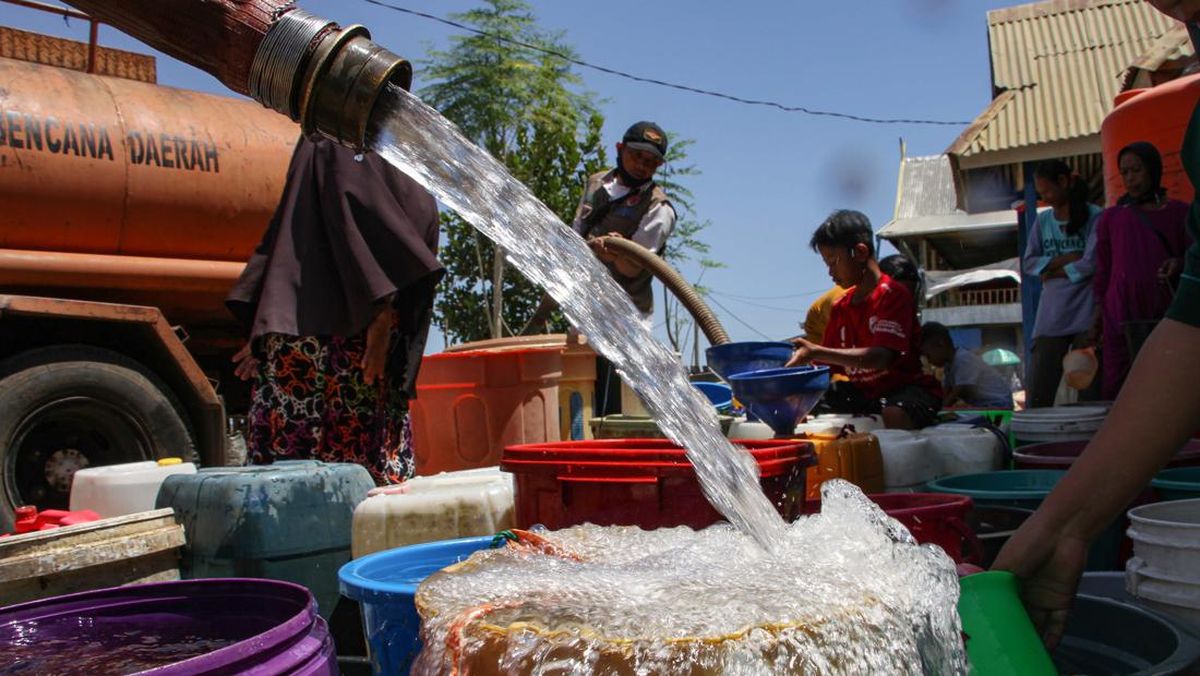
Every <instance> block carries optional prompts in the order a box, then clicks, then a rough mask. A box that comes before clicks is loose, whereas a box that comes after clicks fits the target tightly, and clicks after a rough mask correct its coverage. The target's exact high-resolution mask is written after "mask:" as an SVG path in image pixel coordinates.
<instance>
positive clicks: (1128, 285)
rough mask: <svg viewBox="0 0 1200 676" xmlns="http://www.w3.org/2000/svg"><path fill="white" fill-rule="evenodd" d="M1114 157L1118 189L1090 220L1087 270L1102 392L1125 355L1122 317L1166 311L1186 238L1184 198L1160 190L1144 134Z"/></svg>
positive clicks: (1112, 390) (1152, 316) (1121, 375)
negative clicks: (1092, 245) (1092, 258)
mask: <svg viewBox="0 0 1200 676" xmlns="http://www.w3.org/2000/svg"><path fill="white" fill-rule="evenodd" d="M1117 163H1118V166H1119V167H1120V170H1121V181H1122V182H1123V183H1124V184H1125V194H1124V195H1122V196H1121V199H1119V200H1118V201H1117V205H1116V206H1114V207H1109V208H1108V209H1105V210H1104V214H1103V215H1102V216H1101V217H1100V221H1099V222H1098V223H1097V224H1096V272H1095V276H1094V277H1093V278H1092V279H1093V288H1094V289H1095V291H1096V303H1097V305H1098V306H1099V307H1098V310H1099V320H1100V326H1101V336H1102V338H1101V348H1102V354H1103V358H1104V370H1103V373H1104V383H1103V390H1102V396H1103V397H1104V398H1105V399H1116V397H1117V393H1118V392H1119V391H1120V390H1121V384H1122V383H1124V382H1125V376H1126V375H1128V373H1129V364H1130V363H1131V362H1132V360H1133V359H1132V355H1131V354H1130V347H1129V344H1128V342H1127V341H1126V338H1125V336H1126V323H1127V322H1150V321H1156V320H1158V319H1161V318H1162V316H1163V314H1165V313H1166V311H1167V307H1169V306H1170V305H1171V297H1172V296H1173V295H1174V292H1173V291H1172V290H1173V289H1174V287H1175V284H1176V282H1177V281H1178V278H1179V272H1180V270H1181V269H1182V267H1183V254H1184V252H1185V251H1186V250H1187V247H1188V244H1189V242H1188V238H1187V234H1186V232H1185V230H1184V223H1185V222H1186V221H1187V212H1188V205H1187V204H1184V203H1183V202H1180V201H1179V200H1173V199H1168V198H1167V191H1166V190H1165V189H1163V187H1162V156H1161V155H1159V153H1158V149H1157V148H1155V147H1154V146H1153V145H1151V144H1150V143H1146V142H1145V141H1139V142H1137V143H1131V144H1129V145H1128V146H1125V147H1124V148H1123V149H1121V152H1120V153H1119V154H1118V155H1117Z"/></svg>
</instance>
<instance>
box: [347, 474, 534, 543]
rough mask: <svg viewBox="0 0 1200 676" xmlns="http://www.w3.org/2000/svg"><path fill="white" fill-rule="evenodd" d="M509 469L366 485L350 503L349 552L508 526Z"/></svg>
mask: <svg viewBox="0 0 1200 676" xmlns="http://www.w3.org/2000/svg"><path fill="white" fill-rule="evenodd" d="M513 510H514V501H513V481H512V475H511V474H509V473H508V472H501V471H500V470H499V468H497V467H485V468H481V469H470V470H463V471H459V472H443V473H441V474H436V475H433V476H422V477H416V478H414V479H411V480H409V481H406V482H404V483H402V484H399V485H396V486H387V487H383V488H376V489H374V490H372V491H371V492H370V493H369V494H368V496H367V499H366V500H363V501H362V502H360V503H359V504H358V507H356V508H355V509H354V520H353V523H352V526H351V538H350V551H351V555H352V556H353V557H354V558H358V557H360V556H365V555H367V554H371V553H374V552H378V551H382V550H384V549H392V548H394V547H403V546H405V545H412V544H421V543H425V542H433V541H436V540H451V539H455V538H462V537H471V536H479V535H492V534H493V533H496V532H498V531H502V530H506V529H509V528H512V527H513V525H514V519H513V513H514V512H513Z"/></svg>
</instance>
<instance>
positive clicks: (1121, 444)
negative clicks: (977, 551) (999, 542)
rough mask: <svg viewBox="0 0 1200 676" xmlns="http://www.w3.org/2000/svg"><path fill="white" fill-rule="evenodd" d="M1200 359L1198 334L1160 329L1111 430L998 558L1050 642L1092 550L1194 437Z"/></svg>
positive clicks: (1167, 325) (1107, 426)
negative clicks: (1020, 581) (1019, 581)
mask: <svg viewBox="0 0 1200 676" xmlns="http://www.w3.org/2000/svg"><path fill="white" fill-rule="evenodd" d="M1198 353H1200V327H1195V326H1190V325H1188V324H1184V323H1183V322H1178V321H1175V320H1172V319H1164V320H1163V321H1162V322H1161V323H1160V324H1159V325H1158V328H1157V329H1155V331H1154V333H1152V334H1151V335H1150V338H1149V339H1148V340H1147V341H1146V344H1145V346H1144V347H1143V349H1142V350H1141V352H1139V353H1138V358H1137V360H1136V361H1135V362H1134V365H1133V369H1132V370H1131V371H1130V374H1129V379H1128V380H1127V381H1126V382H1125V386H1124V388H1123V389H1122V390H1121V393H1120V395H1119V396H1118V397H1117V401H1116V403H1115V404H1114V405H1113V408H1112V411H1111V412H1110V413H1109V415H1108V418H1107V420H1106V421H1105V423H1104V426H1103V427H1102V428H1101V429H1100V431H1099V432H1098V433H1097V434H1096V436H1095V437H1094V438H1093V439H1092V441H1091V443H1089V444H1088V446H1087V449H1086V450H1085V451H1084V452H1083V454H1082V455H1081V456H1080V457H1079V459H1078V460H1077V461H1076V462H1075V464H1074V465H1073V466H1072V467H1071V469H1070V471H1069V472H1068V473H1067V474H1066V476H1064V477H1063V479H1062V480H1061V481H1060V482H1059V483H1058V486H1056V487H1055V489H1054V491H1053V492H1052V493H1051V494H1050V496H1049V497H1048V498H1046V501H1045V502H1044V503H1043V504H1042V506H1041V507H1040V508H1039V509H1038V511H1037V512H1036V513H1035V514H1034V515H1033V516H1032V517H1030V519H1029V520H1028V521H1026V522H1025V524H1024V525H1023V526H1021V528H1020V529H1019V530H1018V531H1017V532H1016V534H1014V535H1013V537H1012V539H1010V540H1009V542H1008V544H1007V545H1005V547H1004V549H1003V550H1001V552H1000V555H999V556H998V557H997V559H996V563H995V566H994V567H995V568H999V569H1003V570H1011V571H1013V572H1014V573H1016V574H1017V575H1018V576H1020V577H1022V578H1024V579H1025V604H1026V606H1027V607H1028V609H1029V611H1030V616H1031V617H1033V619H1034V621H1035V622H1036V623H1038V624H1039V626H1041V627H1042V628H1043V630H1044V632H1045V636H1046V638H1047V641H1048V642H1049V643H1051V644H1053V643H1056V642H1057V640H1058V637H1060V636H1061V635H1062V630H1063V627H1064V625H1065V622H1066V614H1067V609H1068V608H1069V605H1070V601H1071V598H1072V597H1073V596H1074V593H1075V589H1076V587H1077V586H1078V584H1079V576H1080V575H1081V574H1082V571H1083V565H1084V563H1085V561H1086V558H1087V547H1088V545H1089V543H1090V542H1091V541H1092V540H1094V539H1095V538H1096V536H1097V534H1099V533H1100V532H1101V531H1102V530H1104V528H1105V527H1106V526H1107V525H1108V524H1110V523H1112V521H1113V519H1114V518H1116V517H1117V516H1118V515H1120V514H1121V512H1122V511H1123V510H1124V509H1125V508H1126V507H1128V505H1129V503H1130V502H1131V501H1132V500H1133V498H1134V497H1135V496H1136V495H1137V494H1138V493H1139V492H1140V491H1141V490H1142V489H1143V488H1145V486H1146V484H1147V482H1148V481H1149V480H1150V479H1151V477H1153V476H1154V474H1155V473H1156V472H1157V471H1158V470H1159V469H1160V468H1161V467H1162V466H1163V465H1165V464H1166V463H1167V461H1168V460H1170V458H1171V456H1172V455H1174V453H1175V452H1176V451H1177V450H1178V449H1179V448H1180V447H1181V446H1182V445H1183V443H1184V442H1185V441H1186V440H1187V438H1188V437H1189V436H1190V435H1191V434H1192V433H1193V432H1195V431H1196V427H1197V424H1198V416H1197V413H1198V412H1200V387H1198V386H1197V383H1200V354H1198ZM1164 393H1170V394H1169V396H1170V400H1169V401H1166V400H1165V394H1164Z"/></svg>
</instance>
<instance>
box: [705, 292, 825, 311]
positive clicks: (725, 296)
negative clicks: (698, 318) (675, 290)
mask: <svg viewBox="0 0 1200 676" xmlns="http://www.w3.org/2000/svg"><path fill="white" fill-rule="evenodd" d="M709 293H711V294H712V295H714V296H720V297H722V298H725V299H727V300H732V301H734V302H735V303H741V304H743V305H750V306H752V307H760V308H764V309H766V310H778V311H779V312H798V313H799V312H807V310H798V309H796V308H793V307H779V306H777V305H764V304H763V303H755V302H754V301H750V300H742V299H741V298H736V297H733V296H729V295H727V294H723V293H717V292H716V291H710V292H709Z"/></svg>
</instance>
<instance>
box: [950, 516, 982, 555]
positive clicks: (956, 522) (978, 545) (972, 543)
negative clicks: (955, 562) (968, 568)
mask: <svg viewBox="0 0 1200 676" xmlns="http://www.w3.org/2000/svg"><path fill="white" fill-rule="evenodd" d="M946 525H948V526H950V527H951V528H953V529H954V530H956V531H958V534H959V535H960V536H962V539H963V542H965V543H966V545H967V553H966V556H964V557H963V563H973V564H975V565H977V566H982V565H983V543H982V542H980V541H979V536H978V535H975V531H973V530H971V527H970V526H968V525H967V523H966V522H965V521H963V520H962V519H960V518H959V517H957V516H952V517H950V518H949V519H946Z"/></svg>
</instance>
